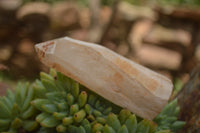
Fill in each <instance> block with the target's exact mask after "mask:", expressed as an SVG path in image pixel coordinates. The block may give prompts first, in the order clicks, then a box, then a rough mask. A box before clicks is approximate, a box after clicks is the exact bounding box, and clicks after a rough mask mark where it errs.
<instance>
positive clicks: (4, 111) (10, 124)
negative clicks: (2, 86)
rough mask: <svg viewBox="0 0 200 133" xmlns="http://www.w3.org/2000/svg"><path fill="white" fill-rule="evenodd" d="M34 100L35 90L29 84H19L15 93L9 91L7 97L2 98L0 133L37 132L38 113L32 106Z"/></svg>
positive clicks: (0, 101)
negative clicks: (36, 117)
mask: <svg viewBox="0 0 200 133" xmlns="http://www.w3.org/2000/svg"><path fill="white" fill-rule="evenodd" d="M34 98H35V95H34V89H33V88H32V87H31V86H30V85H29V83H26V84H21V83H19V84H18V85H17V87H16V89H15V91H14V92H12V91H11V90H9V89H8V90H7V94H6V96H3V97H1V98H0V132H6V133H15V132H19V131H20V130H25V131H33V130H35V129H36V128H37V127H38V123H37V122H36V121H35V116H36V115H37V112H38V111H37V109H36V108H35V107H33V106H31V104H30V103H31V101H32V100H33V99H34Z"/></svg>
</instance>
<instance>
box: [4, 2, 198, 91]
mask: <svg viewBox="0 0 200 133" xmlns="http://www.w3.org/2000/svg"><path fill="white" fill-rule="evenodd" d="M199 7H200V0H0V91H2V93H1V94H3V90H4V89H2V88H7V87H8V86H12V83H15V81H18V80H34V79H35V78H37V77H38V76H39V72H40V71H48V68H47V67H45V66H44V65H43V64H42V63H41V62H40V61H39V59H38V57H37V55H36V52H35V49H34V45H35V44H37V43H39V42H43V41H47V40H51V39H55V38H59V37H64V36H69V37H72V38H75V39H79V40H84V41H88V42H94V43H98V44H101V45H103V46H105V47H107V48H109V49H111V50H113V51H115V52H117V53H119V54H121V55H122V56H125V57H127V58H129V59H131V60H133V61H135V62H138V63H140V64H142V65H145V66H147V67H149V68H151V69H153V70H155V71H157V72H159V73H161V74H163V75H165V76H167V77H169V78H170V79H171V80H172V81H173V82H174V83H175V92H176V90H177V91H178V90H179V89H180V88H181V87H182V85H183V84H184V83H185V82H187V80H188V79H189V72H191V70H192V69H193V67H194V66H195V65H196V64H197V63H198V62H199V61H200V8H199Z"/></svg>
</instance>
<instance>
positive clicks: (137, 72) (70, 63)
mask: <svg viewBox="0 0 200 133" xmlns="http://www.w3.org/2000/svg"><path fill="white" fill-rule="evenodd" d="M36 51H37V53H38V56H39V58H40V60H41V61H42V62H43V63H44V64H45V65H47V66H49V67H52V68H55V69H56V70H57V71H60V72H62V73H64V74H65V75H67V76H69V77H71V78H73V79H74V80H76V81H78V82H79V83H81V84H83V85H84V86H86V87H88V88H89V89H91V90H92V91H94V92H96V93H97V94H99V95H101V96H102V97H104V98H106V99H107V100H110V101H112V102H113V103H115V104H117V105H119V106H121V107H123V108H127V109H129V110H131V111H132V112H134V113H136V114H137V115H139V116H140V117H143V118H147V119H153V118H154V117H155V116H156V115H157V114H158V113H159V112H160V111H161V110H162V108H163V107H164V106H165V104H166V103H167V100H168V99H169V97H170V95H171V92H172V87H173V85H172V83H171V81H170V80H169V79H167V78H166V77H164V76H162V75H160V74H158V73H156V72H154V71H151V70H150V69H148V68H145V67H143V66H141V65H139V64H137V63H135V62H132V61H130V60H128V59H126V58H124V57H122V56H120V55H118V54H116V53H114V52H112V51H111V50H109V49H107V48H105V47H102V46H100V45H95V44H92V43H87V42H82V41H78V40H74V39H71V38H68V37H64V38H60V39H56V40H52V41H48V42H44V43H40V44H37V45H36Z"/></svg>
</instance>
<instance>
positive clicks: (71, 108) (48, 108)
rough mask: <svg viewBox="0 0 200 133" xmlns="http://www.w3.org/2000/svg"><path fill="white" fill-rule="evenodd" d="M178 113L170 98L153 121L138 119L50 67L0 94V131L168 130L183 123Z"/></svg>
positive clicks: (157, 132) (133, 132)
mask: <svg viewBox="0 0 200 133" xmlns="http://www.w3.org/2000/svg"><path fill="white" fill-rule="evenodd" d="M178 113H179V107H177V101H176V100H174V101H172V102H171V103H169V104H168V105H167V106H166V107H165V108H164V109H163V111H162V112H161V113H160V114H159V115H158V116H157V117H156V118H155V119H154V121H149V120H146V119H141V118H138V117H136V115H134V114H132V113H131V112H130V111H128V110H126V109H121V108H120V107H118V106H116V105H114V104H112V103H111V102H109V101H107V100H105V99H103V98H102V97H100V96H98V95H96V94H94V93H92V92H90V91H89V90H87V88H85V87H84V86H82V85H79V84H78V83H77V82H76V81H74V80H72V79H70V78H68V77H66V76H64V75H63V74H61V73H59V72H56V71H54V70H53V69H51V70H50V74H46V73H43V72H41V74H40V80H36V81H35V82H34V83H33V84H32V85H29V84H25V85H21V84H19V85H18V86H17V88H16V90H15V91H14V92H11V91H10V90H8V92H7V95H6V96H4V97H1V99H0V132H3V133H17V132H19V131H24V132H31V131H34V132H38V133H56V132H58V133H170V132H174V131H177V130H178V129H180V128H181V127H182V126H184V124H185V123H184V122H182V121H177V115H178Z"/></svg>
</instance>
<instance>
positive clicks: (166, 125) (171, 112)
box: [154, 99, 185, 132]
mask: <svg viewBox="0 0 200 133" xmlns="http://www.w3.org/2000/svg"><path fill="white" fill-rule="evenodd" d="M179 112H180V107H179V106H177V99H175V100H173V101H172V102H170V103H169V104H168V105H167V106H165V107H164V109H163V110H162V112H161V113H160V114H159V115H157V116H156V118H155V119H154V121H155V122H156V123H157V124H158V128H157V130H158V131H159V130H166V129H170V130H171V132H175V131H177V130H179V129H181V128H182V127H183V126H184V125H185V122H184V121H177V117H178V114H179Z"/></svg>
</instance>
